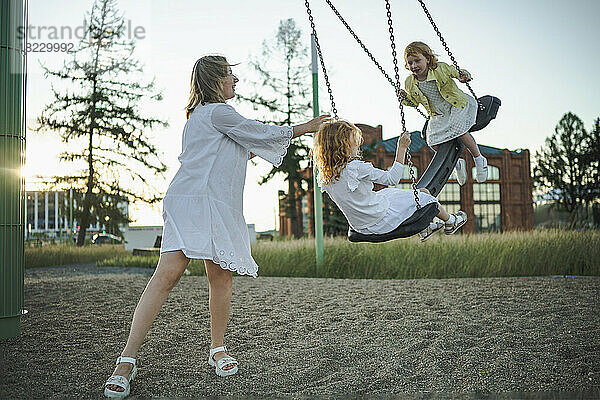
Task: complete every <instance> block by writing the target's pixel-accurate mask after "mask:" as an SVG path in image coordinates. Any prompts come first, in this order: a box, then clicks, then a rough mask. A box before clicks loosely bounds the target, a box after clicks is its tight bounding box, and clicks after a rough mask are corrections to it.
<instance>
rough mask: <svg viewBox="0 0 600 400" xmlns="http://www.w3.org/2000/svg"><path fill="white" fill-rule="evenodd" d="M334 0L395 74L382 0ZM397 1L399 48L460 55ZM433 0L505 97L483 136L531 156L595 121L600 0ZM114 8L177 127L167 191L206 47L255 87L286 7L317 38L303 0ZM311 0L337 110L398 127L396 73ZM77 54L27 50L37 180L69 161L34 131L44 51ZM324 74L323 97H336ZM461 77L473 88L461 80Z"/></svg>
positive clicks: (148, 108) (164, 132)
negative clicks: (255, 66) (562, 132)
mask: <svg viewBox="0 0 600 400" xmlns="http://www.w3.org/2000/svg"><path fill="white" fill-rule="evenodd" d="M91 4H92V1H91V0H78V1H77V2H74V1H66V0H54V1H52V2H49V1H45V0H29V7H30V10H29V24H30V25H33V26H36V27H38V26H39V27H42V26H44V27H62V26H69V27H71V28H72V29H75V28H76V27H77V26H80V25H82V23H83V18H84V15H85V13H86V11H89V10H90V9H91ZM334 4H335V5H336V7H337V9H338V10H339V11H340V13H341V14H342V15H343V16H344V18H345V19H346V21H347V22H348V23H349V24H350V26H351V27H352V28H353V29H354V31H355V32H356V33H357V34H358V36H359V37H360V38H361V39H362V41H363V42H364V43H365V45H366V46H367V47H368V48H369V49H370V50H371V52H372V53H373V55H374V56H375V58H376V59H377V60H378V61H379V63H380V64H382V65H383V67H384V68H385V69H386V70H387V71H388V74H393V64H392V58H391V49H390V43H389V34H388V27H387V18H386V13H385V2H384V1H382V0H381V1H380V0H377V1H364V0H363V1H359V0H346V1H342V0H338V1H334ZM391 4H392V17H393V19H394V34H395V41H396V46H397V49H398V53H399V56H400V57H402V52H403V49H404V47H405V46H406V45H407V44H408V43H410V42H412V41H414V40H421V41H424V42H425V43H427V44H429V45H430V46H431V47H432V49H433V50H434V52H435V53H436V54H438V55H439V59H440V60H441V61H445V62H448V63H450V59H449V57H448V55H447V54H446V53H445V50H444V48H443V46H442V45H441V43H440V41H439V39H438V38H437V36H436V34H435V32H434V30H433V28H432V27H431V25H430V24H429V21H428V20H427V18H426V16H425V14H424V13H423V10H422V9H421V8H420V6H419V4H418V2H417V0H402V1H400V0H391ZM426 4H427V6H428V8H429V11H430V12H431V14H432V16H433V18H434V20H435V22H436V24H437V26H438V28H439V29H440V31H441V32H442V34H443V36H444V38H445V39H446V42H447V43H448V45H449V47H450V50H451V51H452V53H453V54H454V56H455V58H456V60H457V61H458V63H459V65H460V66H461V68H465V69H467V70H468V71H469V72H471V74H472V75H473V78H474V80H473V81H472V82H471V86H472V87H473V89H474V91H475V93H477V94H478V95H484V94H492V95H494V96H497V97H499V98H500V99H501V100H502V107H501V108H500V111H499V113H498V116H497V118H496V119H495V120H493V121H492V123H491V124H490V125H489V126H488V127H487V128H486V129H484V130H483V131H480V132H477V133H476V134H474V137H475V140H476V141H477V142H478V143H481V144H485V145H488V146H494V147H499V148H508V149H510V150H515V149H525V148H526V149H529V150H530V151H531V155H532V161H533V155H534V154H535V152H536V150H539V149H540V148H541V146H543V144H544V140H545V138H547V137H549V136H551V135H552V134H553V132H554V127H555V125H556V124H557V122H558V121H559V120H560V118H561V117H562V116H563V115H564V114H565V113H566V112H569V111H571V112H573V113H575V114H577V115H578V116H579V117H580V118H581V119H582V120H583V122H584V124H585V125H586V127H591V126H592V123H593V121H594V120H595V119H596V118H598V117H600V107H599V106H600V101H599V100H598V97H597V93H598V90H599V89H600V78H599V77H598V76H599V74H598V72H597V69H598V65H599V64H600V45H599V44H598V37H600V28H599V24H598V23H597V18H598V15H600V2H599V1H597V0H573V1H564V0H561V1H555V0H528V1H517V0H505V1H501V2H500V1H475V0H459V1H456V0H453V1H450V0H436V1H426ZM118 8H119V9H120V10H121V12H122V13H123V14H124V18H125V20H126V21H127V20H128V21H130V24H131V27H132V30H133V29H135V28H136V27H141V28H142V29H143V31H144V33H143V35H140V36H143V37H141V38H140V39H139V40H138V42H137V48H136V56H137V58H138V59H139V60H140V61H141V62H142V63H143V64H144V74H145V76H146V77H148V78H149V79H152V78H153V77H154V78H155V79H156V86H157V87H158V88H160V89H162V91H163V94H164V99H163V101H162V102H160V103H150V102H149V103H147V104H145V103H144V104H142V107H141V110H142V113H144V114H147V115H155V116H158V117H160V118H162V119H165V120H167V121H168V122H169V124H170V125H169V127H168V128H159V129H155V130H153V131H151V132H150V131H149V132H147V134H148V135H149V136H150V137H151V139H152V141H153V143H155V144H156V145H157V146H158V148H159V149H160V150H161V152H162V160H163V161H164V162H165V164H167V166H168V172H167V173H166V174H165V177H164V178H160V177H157V178H156V180H155V181H154V182H153V184H154V185H155V186H156V188H158V190H159V191H161V192H162V193H164V192H165V191H166V190H167V187H168V184H169V182H170V180H171V178H172V177H173V175H174V174H175V172H176V171H177V168H178V166H179V163H178V161H177V156H178V155H179V153H180V152H181V133H182V131H183V126H184V124H185V121H186V119H185V112H184V108H185V106H186V103H187V98H188V94H189V80H190V74H191V69H192V66H193V64H194V62H195V61H196V60H197V59H198V58H199V57H201V56H203V55H206V54H214V53H218V54H222V55H224V56H226V57H227V59H228V60H229V61H230V62H232V63H239V66H237V67H235V68H234V73H235V74H236V75H237V76H238V77H239V79H240V82H239V83H238V84H237V85H236V91H237V92H239V93H248V92H249V91H251V90H252V88H253V84H252V82H251V81H250V80H251V79H252V74H251V73H250V68H249V61H250V60H251V59H252V58H255V57H258V56H259V55H260V54H261V50H262V42H263V41H264V40H269V39H272V38H274V36H275V34H276V31H277V27H278V25H279V21H280V20H282V19H288V18H294V19H295V20H296V23H297V25H298V27H300V28H301V29H302V31H303V34H304V36H305V38H306V44H307V45H309V40H310V37H309V33H310V25H309V23H308V18H307V14H306V9H305V7H304V1H302V0H254V1H247V0H236V1H219V2H215V1H204V0H203V1H197V0H178V1H154V0H153V1H148V0H121V1H119V2H118ZM311 8H312V14H313V17H314V18H315V24H316V28H317V33H318V36H319V41H320V44H321V48H322V50H323V55H324V60H325V64H326V66H327V70H328V75H329V77H330V83H331V87H332V90H333V94H334V98H335V102H336V107H337V110H338V114H339V116H340V117H342V118H344V119H348V120H350V121H352V122H355V123H364V124H369V125H372V126H377V125H379V124H381V125H382V126H383V138H384V139H387V138H391V137H394V136H397V135H398V134H399V132H400V131H401V123H400V115H399V111H398V104H397V101H396V99H395V97H394V92H393V89H392V88H391V86H390V85H389V83H388V82H387V81H386V80H385V78H384V77H383V75H382V74H381V73H380V72H379V71H378V70H377V68H376V67H375V65H374V64H373V63H372V62H371V61H370V60H369V59H368V57H367V56H366V54H364V52H363V51H362V49H360V47H359V46H358V44H356V42H355V41H354V39H353V38H352V37H351V36H350V35H349V34H348V32H347V31H346V29H345V28H344V27H343V25H341V23H340V22H339V21H338V19H337V17H336V16H335V15H334V14H333V12H332V11H331V10H330V9H329V8H328V6H327V5H326V3H325V2H324V1H322V0H319V1H317V0H312V1H311ZM47 32H48V30H42V31H41V35H38V34H37V33H36V38H35V39H30V42H31V43H34V42H40V43H41V42H49V41H50V42H53V43H56V42H59V43H69V42H74V41H75V40H76V39H71V40H69V39H68V38H64V39H60V40H50V39H49V38H48V34H47ZM138 32H140V30H138ZM38 33H39V32H38ZM67 59H68V55H66V54H65V53H60V52H55V53H29V56H28V89H27V90H28V91H27V119H28V121H27V122H28V123H27V125H28V128H29V129H28V132H27V153H26V166H25V168H24V171H23V173H24V175H25V177H26V186H27V189H28V190H34V189H35V187H36V178H34V177H35V176H36V175H43V176H52V175H57V174H63V173H65V172H66V168H65V166H64V165H61V164H60V162H59V161H58V154H59V153H60V152H61V151H62V149H63V147H64V144H63V143H61V142H60V140H59V139H58V138H57V135H53V134H51V133H37V132H33V131H32V129H31V128H33V127H35V118H36V117H37V116H39V114H40V112H41V110H42V109H43V107H44V105H45V104H47V103H48V102H50V101H51V100H52V96H51V91H50V89H51V85H52V83H53V82H52V81H50V80H49V79H47V78H45V77H44V75H43V71H42V68H41V66H40V65H41V64H43V65H46V66H48V67H50V68H57V67H60V66H61V65H62V63H63V62H64V61H65V60H67ZM399 62H400V67H401V68H400V76H401V82H404V79H405V78H406V76H407V74H408V71H407V70H405V69H404V68H403V63H402V60H399ZM320 75H321V76H320V79H321V80H320V86H321V88H320V105H321V108H322V109H325V110H329V102H328V96H327V91H326V90H325V89H324V86H325V85H324V82H323V79H322V74H320ZM54 84H55V85H58V83H56V82H54ZM308 84H310V83H308ZM458 85H459V86H460V87H461V88H462V89H463V90H465V91H467V89H466V87H465V86H464V85H462V84H460V83H458ZM235 107H236V108H237V109H238V111H239V112H240V113H241V114H242V115H244V116H246V117H248V118H257V117H259V115H257V114H254V111H253V110H252V108H251V107H247V106H244V105H239V106H238V105H235ZM405 109H406V108H405ZM405 112H406V123H407V129H408V130H410V131H412V130H420V128H421V126H422V124H423V122H424V121H423V118H422V117H421V116H420V115H419V114H418V113H417V112H415V111H414V110H410V109H406V111H405ZM270 167H271V166H270V164H268V163H267V162H266V161H263V160H259V161H258V162H257V163H256V165H249V167H248V173H247V178H246V186H245V191H244V215H245V217H246V222H247V223H250V224H255V225H256V230H257V231H263V230H269V229H273V228H278V226H277V224H278V219H277V213H278V209H277V207H278V205H277V191H278V190H279V189H285V188H286V187H287V185H286V184H285V182H283V179H282V178H281V177H279V178H276V179H274V180H273V181H272V182H270V183H269V184H267V185H262V186H259V185H258V184H257V181H258V180H259V178H260V177H261V176H262V175H264V174H266V173H267V172H268V171H269V170H270ZM257 204H260V205H261V206H260V207H257V206H256V205H257ZM160 211H161V207H160V204H158V205H156V206H154V207H148V206H140V205H132V206H131V208H130V217H131V218H133V219H134V222H133V223H132V225H161V224H162V219H161V214H160Z"/></svg>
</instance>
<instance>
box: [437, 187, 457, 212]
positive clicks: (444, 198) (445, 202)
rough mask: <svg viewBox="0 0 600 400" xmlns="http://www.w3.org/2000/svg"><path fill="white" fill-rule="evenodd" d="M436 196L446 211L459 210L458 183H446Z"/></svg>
mask: <svg viewBox="0 0 600 400" xmlns="http://www.w3.org/2000/svg"><path fill="white" fill-rule="evenodd" d="M437 198H438V200H439V202H440V204H441V205H442V206H443V207H444V208H445V209H446V211H447V212H448V213H450V214H452V213H455V212H457V211H458V210H460V185H459V184H458V183H450V182H448V183H446V184H445V185H444V187H443V188H442V190H441V191H440V194H439V195H438V196H437Z"/></svg>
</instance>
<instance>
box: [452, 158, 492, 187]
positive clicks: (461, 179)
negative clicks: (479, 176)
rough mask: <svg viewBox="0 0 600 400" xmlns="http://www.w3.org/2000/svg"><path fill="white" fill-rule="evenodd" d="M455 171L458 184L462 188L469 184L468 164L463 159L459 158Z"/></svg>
mask: <svg viewBox="0 0 600 400" xmlns="http://www.w3.org/2000/svg"><path fill="white" fill-rule="evenodd" d="M486 168H487V167H486ZM454 170H455V171H456V180H457V181H458V184H459V185H460V186H462V185H464V184H465V183H466V182H467V162H466V161H465V160H464V159H463V158H459V159H458V162H457V163H456V168H454Z"/></svg>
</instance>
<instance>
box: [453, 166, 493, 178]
mask: <svg viewBox="0 0 600 400" xmlns="http://www.w3.org/2000/svg"><path fill="white" fill-rule="evenodd" d="M453 174H454V176H456V172H453ZM471 174H472V176H473V179H474V178H475V177H476V176H477V168H475V167H473V169H472V171H471ZM487 180H488V181H499V180H500V168H498V167H494V166H493V165H488V178H487Z"/></svg>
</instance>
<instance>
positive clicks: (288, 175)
mask: <svg viewBox="0 0 600 400" xmlns="http://www.w3.org/2000/svg"><path fill="white" fill-rule="evenodd" d="M250 64H251V66H252V67H253V69H254V71H255V72H256V73H257V75H258V79H257V83H256V87H255V88H254V92H253V93H252V94H250V95H248V96H245V95H238V96H237V97H238V101H241V102H247V103H250V104H252V106H253V108H254V110H256V111H258V112H260V113H261V119H260V120H261V122H264V123H271V124H276V125H294V124H296V123H299V122H301V121H303V120H306V119H307V118H310V116H311V114H310V110H311V101H310V100H309V96H310V94H311V92H310V87H311V86H310V76H309V71H310V69H309V62H308V50H307V47H306V46H305V45H303V42H302V32H301V31H300V29H298V28H297V26H296V22H295V21H294V20H293V19H286V20H281V21H280V22H279V28H278V30H277V34H276V36H275V39H274V40H271V41H264V42H263V51H262V55H261V57H260V58H259V59H258V60H254V61H252V62H251V63H250ZM282 66H283V69H282ZM308 152H309V147H308V145H307V144H306V141H305V140H304V139H303V138H297V139H294V141H293V142H292V143H291V144H290V146H289V148H288V151H287V155H286V156H285V158H284V159H283V162H282V164H281V166H280V167H279V168H275V167H273V168H272V169H271V170H270V171H269V172H268V173H267V175H265V176H264V177H262V179H261V181H259V184H264V183H266V182H268V181H270V180H271V179H272V178H273V177H274V176H275V175H277V174H283V175H285V180H286V181H287V182H288V193H287V196H286V201H285V203H286V216H288V217H289V218H291V221H292V234H293V235H294V237H300V236H301V235H302V233H303V227H302V214H301V209H300V207H299V203H300V201H301V199H302V196H303V195H304V194H305V193H306V190H307V189H309V188H310V187H312V178H311V177H309V176H304V175H303V174H302V170H303V169H304V168H306V166H307V165H308V161H309V156H308Z"/></svg>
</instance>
